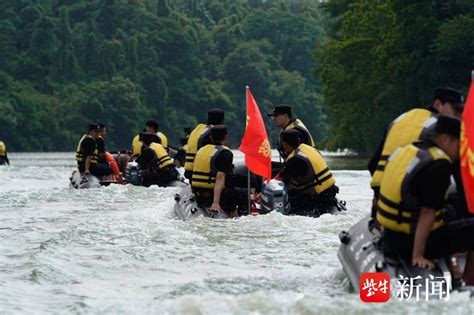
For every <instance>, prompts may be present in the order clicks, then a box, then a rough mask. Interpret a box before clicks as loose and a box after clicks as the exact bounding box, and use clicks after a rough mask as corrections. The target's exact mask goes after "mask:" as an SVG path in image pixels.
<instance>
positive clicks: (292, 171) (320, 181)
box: [277, 128, 339, 216]
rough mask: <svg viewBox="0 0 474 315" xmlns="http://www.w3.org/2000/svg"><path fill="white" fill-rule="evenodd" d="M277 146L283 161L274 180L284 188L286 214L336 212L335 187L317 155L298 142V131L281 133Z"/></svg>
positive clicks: (299, 140) (318, 154)
mask: <svg viewBox="0 0 474 315" xmlns="http://www.w3.org/2000/svg"><path fill="white" fill-rule="evenodd" d="M280 143H281V146H282V149H283V151H284V154H285V156H287V158H286V159H285V163H284V166H283V170H282V171H281V173H280V175H279V176H277V178H278V177H281V179H282V180H283V181H284V182H285V184H287V185H288V186H287V187H288V188H289V189H288V194H289V201H290V205H291V213H290V214H296V215H309V216H319V215H321V214H323V213H327V212H332V211H334V210H336V209H338V201H337V199H336V194H337V193H338V192H339V188H338V187H337V186H336V180H335V178H334V176H333V174H332V173H331V171H330V170H329V167H328V165H327V163H326V161H325V160H324V158H323V157H322V155H321V153H319V151H318V150H316V149H315V148H313V147H312V146H309V145H307V144H305V143H301V137H300V132H299V131H298V130H295V129H292V128H290V129H287V130H284V131H283V132H282V133H281V138H280Z"/></svg>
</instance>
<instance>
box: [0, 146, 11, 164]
mask: <svg viewBox="0 0 474 315" xmlns="http://www.w3.org/2000/svg"><path fill="white" fill-rule="evenodd" d="M5 163H7V164H8V165H10V160H8V155H7V146H6V145H5V143H4V142H3V141H0V165H4V164H5Z"/></svg>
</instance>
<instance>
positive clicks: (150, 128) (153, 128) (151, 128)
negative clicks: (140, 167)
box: [132, 120, 168, 157]
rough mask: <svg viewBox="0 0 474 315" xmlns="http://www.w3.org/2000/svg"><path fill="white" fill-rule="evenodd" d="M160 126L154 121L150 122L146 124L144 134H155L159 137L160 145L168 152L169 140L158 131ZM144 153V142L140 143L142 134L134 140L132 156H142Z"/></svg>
mask: <svg viewBox="0 0 474 315" xmlns="http://www.w3.org/2000/svg"><path fill="white" fill-rule="evenodd" d="M159 126H160V125H159V124H158V123H157V122H156V121H154V120H149V121H147V122H146V123H145V128H144V129H143V132H150V133H154V134H156V135H157V136H158V139H159V140H158V142H157V143H160V144H161V145H162V146H163V148H165V150H166V151H168V138H167V137H166V136H165V134H164V133H162V132H161V131H158V128H159ZM141 151H142V142H141V141H140V134H138V135H136V136H135V137H134V138H133V140H132V156H133V157H136V156H138V155H140V153H141Z"/></svg>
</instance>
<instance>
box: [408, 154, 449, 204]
mask: <svg viewBox="0 0 474 315" xmlns="http://www.w3.org/2000/svg"><path fill="white" fill-rule="evenodd" d="M451 169H452V166H451V163H449V162H448V161H446V160H438V161H434V162H432V163H430V164H429V165H428V166H426V167H425V168H424V169H423V170H421V171H420V172H419V173H418V174H417V175H416V176H415V178H414V179H413V183H412V185H411V187H410V191H411V192H412V193H414V194H415V195H416V196H417V197H418V200H419V204H420V206H421V207H428V208H433V209H441V208H443V206H444V204H445V197H446V191H447V189H448V187H449V185H450V177H451Z"/></svg>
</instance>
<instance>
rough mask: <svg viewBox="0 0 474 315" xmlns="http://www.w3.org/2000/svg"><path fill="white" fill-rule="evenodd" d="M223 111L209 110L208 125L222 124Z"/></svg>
mask: <svg viewBox="0 0 474 315" xmlns="http://www.w3.org/2000/svg"><path fill="white" fill-rule="evenodd" d="M224 113H225V112H224V111H223V110H222V109H220V108H211V109H210V110H208V112H207V124H208V125H220V124H222V123H223V122H224Z"/></svg>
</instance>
